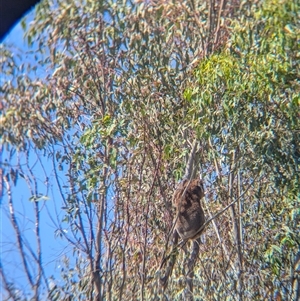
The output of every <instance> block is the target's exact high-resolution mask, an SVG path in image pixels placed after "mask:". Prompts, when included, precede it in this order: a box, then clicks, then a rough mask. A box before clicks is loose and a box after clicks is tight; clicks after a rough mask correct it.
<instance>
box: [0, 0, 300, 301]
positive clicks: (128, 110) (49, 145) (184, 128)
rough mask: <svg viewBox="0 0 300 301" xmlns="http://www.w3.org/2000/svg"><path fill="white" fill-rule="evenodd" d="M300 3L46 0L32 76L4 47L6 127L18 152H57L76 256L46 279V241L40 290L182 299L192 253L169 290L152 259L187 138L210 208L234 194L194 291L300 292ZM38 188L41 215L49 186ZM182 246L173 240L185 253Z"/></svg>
mask: <svg viewBox="0 0 300 301" xmlns="http://www.w3.org/2000/svg"><path fill="white" fill-rule="evenodd" d="M297 14H299V5H298V4H297V2H293V1H282V3H277V1H272V0H268V1H266V2H265V3H264V4H262V5H261V4H259V3H250V2H241V3H240V2H239V1H228V2H227V1H226V2H225V1H182V2H179V3H177V2H176V3H175V2H174V3H173V2H172V1H155V2H154V1H153V2H151V1H150V2H147V1H146V2H144V1H135V2H134V1H101V2H98V1H89V0H87V1H79V0H78V1H76V0H68V1H50V0H46V1H43V2H41V3H40V4H39V6H38V7H37V10H36V13H35V18H34V20H33V21H32V22H31V23H30V26H29V28H27V30H26V32H27V33H26V38H27V41H28V43H29V44H32V45H35V46H37V50H36V53H35V55H36V58H37V60H39V61H38V62H36V64H37V66H38V69H37V70H38V71H39V72H38V73H37V75H36V76H32V74H33V73H32V72H33V71H34V69H35V67H34V66H33V65H34V64H33V63H30V64H29V66H28V68H29V69H28V70H32V71H26V70H25V69H24V68H25V66H19V65H18V61H16V58H15V54H14V53H13V52H12V51H11V50H10V49H7V48H6V49H4V50H3V53H4V54H5V55H4V63H5V64H3V68H4V69H3V71H4V72H5V73H6V77H7V78H8V79H9V80H8V81H6V82H5V84H4V85H3V88H2V95H3V101H2V106H3V112H4V113H3V115H2V120H1V121H2V124H3V127H2V128H1V136H2V142H3V145H5V146H7V149H9V150H10V151H18V153H25V154H26V158H30V154H31V153H32V152H38V153H39V154H41V153H42V154H45V155H46V156H48V157H49V158H51V160H52V164H53V167H52V168H53V172H51V174H52V176H51V177H50V178H49V177H48V176H45V178H46V179H51V180H52V181H53V182H55V183H56V185H57V192H56V193H55V194H54V195H53V199H51V198H50V200H48V202H55V204H56V205H57V208H62V210H63V211H64V217H63V218H62V219H61V220H60V219H58V220H57V221H56V220H55V217H53V218H52V220H53V222H55V224H56V227H57V231H56V234H57V235H58V236H61V237H62V238H63V239H65V240H66V241H68V242H69V243H70V245H71V246H72V247H73V248H74V256H73V257H72V258H64V259H63V258H62V261H63V265H64V268H63V270H62V277H61V280H60V281H59V279H53V280H51V283H49V281H48V279H47V276H46V274H47V271H45V270H44V266H43V264H42V260H41V258H42V251H41V250H40V248H39V247H37V251H36V254H37V255H36V254H35V253H34V252H33V251H32V252H31V253H30V254H31V256H32V258H33V259H37V260H35V261H33V262H34V263H35V264H36V266H37V272H36V275H37V277H36V278H34V277H28V281H29V283H30V286H29V287H30V289H32V290H33V291H35V293H34V296H35V298H37V299H38V298H40V296H41V294H42V293H41V292H42V291H43V289H42V287H43V286H44V287H45V292H46V293H47V294H48V298H49V299H51V300H62V299H65V300H67V299H70V298H71V299H76V300H87V299H88V300H95V299H98V300H158V299H164V298H167V299H171V300H182V299H183V298H185V296H186V281H187V279H186V272H185V271H184V268H183V266H182V265H181V264H177V265H175V268H174V273H173V276H172V279H170V281H169V285H168V288H167V289H166V290H165V291H162V290H161V289H160V286H159V275H160V272H159V266H160V263H161V260H162V257H163V254H164V252H165V251H166V252H169V251H170V250H169V249H167V250H166V248H167V241H168V239H169V231H170V229H171V228H172V222H173V221H172V220H173V217H174V216H173V210H172V207H171V197H172V194H173V191H174V188H175V184H176V182H177V181H180V180H181V179H182V178H183V176H184V171H185V168H186V162H187V158H188V156H189V153H190V150H191V147H192V145H193V143H194V141H196V142H197V154H198V155H199V164H194V165H195V168H196V169H197V173H198V174H199V173H200V174H201V175H202V177H203V179H204V182H205V183H206V190H207V193H206V198H205V202H204V204H203V205H204V208H205V212H206V215H207V216H212V215H214V214H215V213H216V212H219V211H220V210H222V208H224V207H226V206H227V205H228V204H230V203H232V206H230V207H229V208H228V210H226V211H224V213H223V214H221V215H220V216H218V218H216V219H213V220H212V222H211V223H210V224H208V225H207V227H206V230H205V234H204V237H203V239H202V242H203V244H200V254H199V259H198V261H197V263H196V267H195V271H194V279H193V284H194V285H193V287H194V291H193V295H194V299H195V300H219V299H222V300H224V299H226V300H227V299H228V300H236V299H239V300H250V299H258V300H261V299H262V298H266V299H267V298H269V299H272V298H275V295H276V296H279V295H281V296H282V298H286V299H289V300H293V299H292V298H297V296H299V280H297V273H298V269H299V267H298V264H299V237H298V235H297V227H298V224H299V223H298V222H299V209H298V207H299V201H298V199H297V196H298V194H299V184H298V183H299V179H298V173H297V172H298V171H299V152H300V151H299V121H298V119H299V118H298V117H299V65H298V61H297V53H298V52H299V48H298V45H297V40H296V39H297V34H299V30H298V28H299V26H297V25H299V24H298V19H297ZM25 25H26V23H24V26H25ZM274 37H276V38H274ZM41 70H43V72H42V71H41ZM25 72H27V74H29V75H24V74H25ZM29 161H30V159H28V169H27V170H24V168H23V169H22V165H21V164H19V163H18V161H17V163H18V164H16V165H17V168H16V167H14V168H12V167H11V166H10V165H6V166H5V170H4V174H5V176H4V180H5V183H6V190H5V191H4V193H5V195H6V196H7V199H8V203H9V204H11V207H12V208H15V207H14V206H16V205H14V204H16V203H15V202H13V194H11V191H13V187H12V183H13V180H14V179H13V178H12V177H11V176H10V177H9V176H7V175H11V174H12V173H13V174H15V173H17V174H18V175H21V177H23V179H25V180H26V179H29V178H31V179H32V180H30V181H28V182H29V183H36V182H38V181H36V176H35V175H34V174H32V172H31V174H30V171H31V168H30V167H31V165H30V163H29ZM12 170H13V172H12ZM26 172H27V173H28V174H30V177H28V175H26ZM45 173H46V174H47V171H45ZM24 174H25V175H24ZM18 181H21V180H18ZM17 184H18V182H17ZM29 186H30V185H29ZM17 187H18V186H17ZM30 187H32V186H30ZM33 188H34V189H32V191H30V194H31V197H32V198H31V200H33V206H35V210H36V211H35V212H37V213H39V212H40V208H41V205H40V203H41V202H43V199H44V198H45V197H48V195H47V193H45V192H43V193H41V192H40V191H39V186H38V185H33ZM297 205H298V207H297ZM10 217H11V219H12V220H14V216H13V215H11V216H10ZM37 221H38V223H37V224H38V225H40V224H41V221H40V219H39V218H38V215H37ZM13 225H14V224H13ZM14 227H16V229H17V231H16V233H17V235H20V234H21V233H20V231H18V227H17V226H15V225H14ZM66 228H67V230H68V231H65V229H66ZM38 229H39V227H37V229H36V235H37V237H39V231H38ZM20 246H22V241H21V244H20ZM37 246H39V244H38V245H37ZM19 250H20V254H21V257H23V259H24V260H23V262H24V270H25V273H26V262H27V261H28V254H27V253H26V252H25V253H24V251H22V250H23V249H22V248H21V247H19ZM188 254H189V251H188V253H187V254H185V252H183V251H181V250H179V255H178V259H177V262H185V259H186V258H187V257H188V256H189V255H188ZM26 258H27V259H26ZM74 259H76V260H75V262H74ZM1 274H2V277H3V279H4V284H7V285H6V287H5V288H6V290H7V292H8V294H11V295H13V293H14V289H15V288H13V289H12V286H11V285H10V279H8V277H6V273H5V267H3V269H2V268H1ZM33 274H34V273H33ZM27 275H29V276H30V275H31V273H30V272H29V273H28V272H27ZM33 278H34V279H33ZM43 279H44V280H43ZM266 288H267V290H266ZM297 294H298V295H297ZM295 300H296V299H295Z"/></svg>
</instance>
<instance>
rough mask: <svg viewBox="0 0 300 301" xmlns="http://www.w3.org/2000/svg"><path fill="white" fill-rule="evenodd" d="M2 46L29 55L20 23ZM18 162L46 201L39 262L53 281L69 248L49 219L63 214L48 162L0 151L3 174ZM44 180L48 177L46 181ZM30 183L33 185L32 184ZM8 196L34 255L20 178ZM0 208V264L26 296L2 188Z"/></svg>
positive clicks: (34, 153) (29, 207)
mask: <svg viewBox="0 0 300 301" xmlns="http://www.w3.org/2000/svg"><path fill="white" fill-rule="evenodd" d="M33 16H34V11H30V12H29V13H28V14H27V16H26V19H27V22H30V20H32V18H33ZM3 44H6V45H14V46H16V47H17V48H19V49H21V50H22V52H24V53H26V52H29V50H30V48H29V47H28V45H27V43H26V42H25V41H24V32H23V29H22V27H21V24H20V22H19V23H17V24H16V25H15V27H14V28H13V29H12V30H11V31H10V33H9V34H8V35H7V36H6V37H5V39H4V41H3ZM34 46H35V45H33V47H34ZM22 60H24V61H27V62H34V61H33V60H34V58H33V56H32V55H31V54H30V53H28V54H26V55H24V56H22ZM20 63H21V62H20ZM42 72H44V70H42V69H40V70H37V74H40V73H42ZM1 81H5V78H1ZM18 156H19V157H18ZM18 159H19V160H20V163H21V166H24V174H29V169H30V170H31V171H32V173H33V174H34V175H35V177H36V179H37V185H38V192H39V193H41V194H43V195H45V196H47V197H48V198H49V200H47V201H40V202H39V205H40V220H41V223H40V231H41V244H42V260H43V267H44V269H45V272H46V276H47V278H48V277H50V276H51V275H54V277H55V278H58V277H59V275H60V268H59V261H58V259H59V258H61V256H62V255H63V254H66V255H68V254H70V256H71V248H70V247H68V244H67V243H66V242H65V241H64V240H62V239H60V238H56V237H55V230H56V227H55V225H54V224H53V222H52V221H51V219H50V218H49V215H51V216H52V217H53V218H54V220H55V221H59V220H61V219H62V217H63V211H62V209H61V197H60V195H59V194H58V188H57V187H56V185H55V181H54V172H53V163H52V159H51V158H46V157H44V155H43V153H42V152H41V151H38V150H31V152H30V156H29V162H28V166H27V167H26V156H25V155H24V154H15V155H14V156H13V157H12V159H9V152H8V151H7V150H6V149H3V153H2V158H0V160H1V167H3V166H4V173H5V172H7V171H8V167H5V164H6V163H8V166H10V167H13V166H14V165H16V164H17V160H18ZM42 166H43V167H42ZM45 171H46V174H45ZM47 177H48V178H49V181H48V182H47ZM60 177H61V179H63V174H61V175H60ZM30 183H31V184H33V183H32V182H30ZM12 194H13V198H12V200H13V202H14V207H15V214H16V217H17V222H18V224H19V227H20V229H21V231H22V235H23V237H24V238H25V239H26V241H27V242H28V245H30V247H31V248H32V249H33V250H34V252H36V245H37V244H36V236H35V212H34V203H33V202H31V201H30V200H29V199H30V190H29V188H28V185H27V183H26V181H25V180H24V178H22V177H19V179H18V181H17V185H16V187H12ZM0 206H1V207H0V218H1V236H0V240H1V243H0V248H1V249H0V254H1V264H2V266H3V269H4V272H5V274H6V275H7V276H8V279H11V281H12V282H13V283H14V284H15V286H16V287H19V288H20V289H21V290H22V291H26V292H28V294H29V296H30V294H31V292H30V289H29V286H28V281H27V278H26V276H25V273H24V268H23V265H22V261H21V258H20V255H19V252H18V248H17V247H16V245H17V244H16V235H15V231H14V229H13V227H12V225H11V222H10V220H9V208H8V198H7V190H6V189H5V188H4V195H3V198H2V200H1V201H0ZM66 226H67V225H66ZM27 252H28V251H27ZM28 254H29V253H28ZM29 262H30V260H29ZM32 270H34V265H32ZM33 274H34V273H33ZM0 292H1V295H2V296H5V292H4V291H3V287H2V282H1V286H0Z"/></svg>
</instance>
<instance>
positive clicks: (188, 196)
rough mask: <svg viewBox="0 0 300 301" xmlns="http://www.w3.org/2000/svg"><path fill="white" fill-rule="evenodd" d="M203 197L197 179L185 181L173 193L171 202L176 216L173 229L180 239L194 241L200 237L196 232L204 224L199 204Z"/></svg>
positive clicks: (201, 188)
mask: <svg viewBox="0 0 300 301" xmlns="http://www.w3.org/2000/svg"><path fill="white" fill-rule="evenodd" d="M183 194H184V195H183ZM203 196H204V189H203V184H202V182H201V181H199V180H197V179H195V180H192V181H191V182H190V183H189V181H188V180H185V181H184V182H183V183H182V184H180V185H179V187H178V188H177V190H176V191H175V194H174V198H173V202H174V205H175V207H176V214H177V215H178V218H177V221H176V226H175V229H176V230H177V232H178V234H179V235H180V237H181V238H182V239H195V238H197V237H199V236H200V233H197V232H198V230H199V229H200V228H201V226H202V225H203V224H204V222H205V216H204V212H203V209H202V207H201V203H200V199H201V198H202V197H203ZM196 234H197V235H196Z"/></svg>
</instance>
